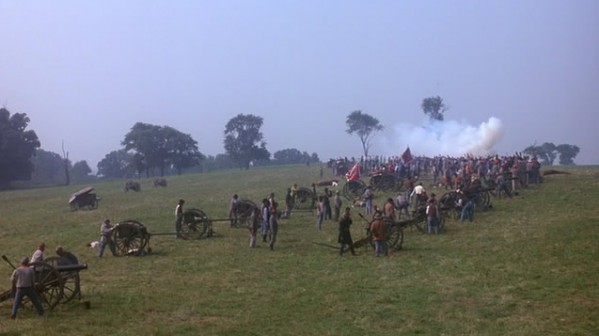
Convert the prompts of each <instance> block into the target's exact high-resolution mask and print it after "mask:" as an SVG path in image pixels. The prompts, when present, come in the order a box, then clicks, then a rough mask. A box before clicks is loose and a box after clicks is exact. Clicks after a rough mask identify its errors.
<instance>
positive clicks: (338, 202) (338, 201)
mask: <svg viewBox="0 0 599 336" xmlns="http://www.w3.org/2000/svg"><path fill="white" fill-rule="evenodd" d="M334 202H335V221H338V220H339V213H340V212H341V206H342V205H343V201H342V200H341V196H339V191H335V201H334Z"/></svg>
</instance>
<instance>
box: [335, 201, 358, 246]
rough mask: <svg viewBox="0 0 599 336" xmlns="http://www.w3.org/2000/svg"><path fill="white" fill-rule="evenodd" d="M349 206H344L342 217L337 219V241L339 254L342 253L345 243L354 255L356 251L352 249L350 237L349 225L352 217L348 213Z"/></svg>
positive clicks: (352, 244) (352, 243)
mask: <svg viewBox="0 0 599 336" xmlns="http://www.w3.org/2000/svg"><path fill="white" fill-rule="evenodd" d="M350 211H351V210H350V208H349V207H347V208H345V213H344V214H343V218H341V220H340V221H339V237H338V239H337V240H338V242H339V244H340V250H339V255H343V250H344V249H345V245H348V246H349V250H350V251H351V254H352V255H356V251H354V242H353V240H352V238H351V232H350V227H351V225H352V219H351V215H350Z"/></svg>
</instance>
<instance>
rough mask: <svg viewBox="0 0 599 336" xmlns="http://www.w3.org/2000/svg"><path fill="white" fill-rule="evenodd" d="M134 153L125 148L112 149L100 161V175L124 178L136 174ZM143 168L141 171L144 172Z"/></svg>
mask: <svg viewBox="0 0 599 336" xmlns="http://www.w3.org/2000/svg"><path fill="white" fill-rule="evenodd" d="M132 161H133V155H131V154H130V153H128V152H127V150H125V149H121V150H118V151H112V152H110V153H108V154H106V156H104V158H103V159H102V160H101V161H100V162H98V175H101V176H104V177H109V178H123V177H129V176H132V175H133V174H134V171H135V169H134V168H133V167H132ZM143 170H144V169H143V168H142V169H141V172H143Z"/></svg>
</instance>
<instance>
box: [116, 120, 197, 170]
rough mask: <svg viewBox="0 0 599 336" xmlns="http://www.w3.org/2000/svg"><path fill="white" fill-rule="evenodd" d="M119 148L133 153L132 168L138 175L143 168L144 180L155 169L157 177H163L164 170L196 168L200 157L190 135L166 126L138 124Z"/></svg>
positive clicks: (195, 143)
mask: <svg viewBox="0 0 599 336" xmlns="http://www.w3.org/2000/svg"><path fill="white" fill-rule="evenodd" d="M122 144H123V145H124V146H125V150H127V151H133V152H134V153H135V156H134V165H135V167H136V169H137V170H138V172H140V173H141V171H142V167H143V169H145V171H146V176H149V173H150V170H151V171H153V170H154V169H155V168H158V169H159V170H160V176H164V172H165V170H166V169H167V168H168V167H171V166H174V167H175V169H177V170H178V171H179V172H181V170H182V169H184V168H188V167H191V166H193V165H196V164H197V163H198V162H199V160H200V159H201V158H202V157H203V156H202V154H201V153H200V152H199V151H198V148H197V142H196V141H195V140H193V139H192V138H191V136H190V135H188V134H184V133H181V132H179V131H178V130H176V129H174V128H172V127H169V126H155V125H150V124H144V123H141V122H138V123H136V124H135V125H133V127H132V128H131V131H130V132H129V133H127V134H126V135H125V139H124V140H123V142H122ZM142 163H143V165H142Z"/></svg>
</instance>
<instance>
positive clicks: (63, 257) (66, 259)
mask: <svg viewBox="0 0 599 336" xmlns="http://www.w3.org/2000/svg"><path fill="white" fill-rule="evenodd" d="M56 255H57V256H58V262H57V264H58V265H59V266H62V265H77V264H79V259H77V257H75V255H74V254H73V253H71V252H69V251H65V249H64V248H63V247H62V246H57V247H56Z"/></svg>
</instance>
